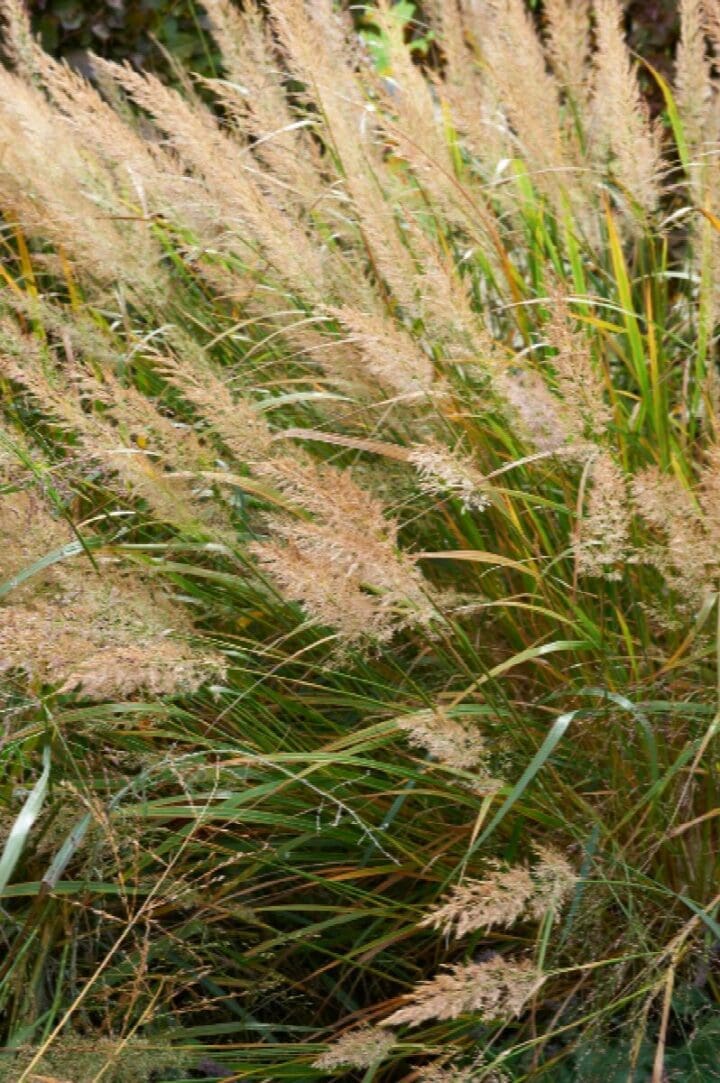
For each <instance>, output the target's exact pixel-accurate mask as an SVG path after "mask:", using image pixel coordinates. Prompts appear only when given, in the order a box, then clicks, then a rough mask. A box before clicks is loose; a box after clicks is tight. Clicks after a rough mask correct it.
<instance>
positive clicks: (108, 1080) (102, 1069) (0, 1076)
mask: <svg viewBox="0 0 720 1083" xmlns="http://www.w3.org/2000/svg"><path fill="white" fill-rule="evenodd" d="M35 1053H36V1050H35V1049H32V1048H26V1047H22V1048H20V1049H18V1050H13V1051H12V1054H11V1058H10V1057H8V1058H7V1059H8V1061H9V1063H8V1062H5V1063H3V1060H0V1083H17V1081H18V1080H19V1079H20V1078H21V1076H22V1074H23V1070H24V1069H26V1068H27V1066H28V1065H29V1064H30V1063H33V1065H34V1067H33V1074H32V1075H30V1076H28V1077H27V1079H28V1083H50V1080H52V1083H96V1081H97V1080H99V1079H100V1078H102V1080H103V1083H146V1080H148V1079H150V1078H152V1077H154V1076H155V1074H156V1073H158V1075H159V1076H161V1075H164V1074H165V1073H166V1072H175V1071H178V1070H181V1069H183V1068H188V1069H189V1068H190V1065H191V1063H192V1056H191V1054H190V1052H189V1051H188V1050H187V1049H184V1048H183V1047H182V1046H172V1045H170V1043H169V1041H167V1040H162V1039H157V1038H156V1039H155V1040H151V1039H146V1038H140V1037H138V1036H137V1035H132V1036H131V1037H128V1038H107V1037H103V1036H102V1035H97V1034H95V1035H93V1036H92V1037H84V1036H81V1035H78V1034H67V1035H63V1037H61V1038H58V1039H57V1040H56V1041H55V1042H53V1044H52V1045H51V1046H50V1047H49V1048H48V1049H47V1050H46V1051H45V1052H44V1053H43V1056H42V1058H41V1059H40V1061H39V1062H38V1063H37V1064H35V1063H34V1056H35ZM3 1059H4V1058H3Z"/></svg>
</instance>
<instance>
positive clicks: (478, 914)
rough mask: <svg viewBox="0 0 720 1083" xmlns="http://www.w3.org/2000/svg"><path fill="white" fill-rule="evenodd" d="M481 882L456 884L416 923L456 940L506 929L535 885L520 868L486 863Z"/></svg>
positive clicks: (513, 921) (530, 895) (517, 914)
mask: <svg viewBox="0 0 720 1083" xmlns="http://www.w3.org/2000/svg"><path fill="white" fill-rule="evenodd" d="M489 866H490V869H491V870H492V871H490V872H489V873H488V875H487V876H486V877H485V879H483V880H468V881H466V882H465V883H462V884H456V885H455V886H454V887H453V888H452V890H451V892H450V895H449V896H448V897H447V899H446V901H445V902H444V903H443V904H442V905H441V906H438V907H436V908H435V909H434V910H433V911H431V913H429V914H428V915H427V917H425V918H423V920H422V921H421V922H420V925H421V926H427V927H430V928H432V929H442V931H443V933H445V934H446V935H447V936H453V935H454V936H455V938H456V939H459V938H460V937H463V936H466V935H467V933H470V932H474V931H475V930H476V929H492V928H493V926H496V925H499V926H502V927H504V928H506V929H507V928H509V927H510V926H511V925H514V924H515V922H516V921H517V920H518V919H519V918H520V917H521V916H522V915H523V914H524V913H525V911H526V908H527V906H528V903H529V902H530V900H531V898H532V895H533V892H534V891H535V884H534V882H533V879H532V877H531V875H530V872H529V871H528V869H527V868H526V867H525V866H523V865H501V864H500V862H498V861H491V862H489Z"/></svg>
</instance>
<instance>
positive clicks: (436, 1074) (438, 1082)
mask: <svg viewBox="0 0 720 1083" xmlns="http://www.w3.org/2000/svg"><path fill="white" fill-rule="evenodd" d="M417 1078H418V1079H419V1080H420V1083H477V1081H478V1080H479V1079H482V1080H483V1083H510V1079H509V1077H508V1076H506V1075H505V1073H504V1072H498V1071H496V1070H494V1069H493V1070H492V1071H491V1070H489V1069H488V1068H486V1067H485V1057H484V1056H483V1054H482V1053H481V1054H479V1056H477V1057H475V1058H474V1059H473V1061H472V1064H468V1065H463V1066H461V1065H459V1064H456V1063H453V1061H452V1060H451V1059H450V1057H448V1056H444V1057H440V1058H438V1060H436V1061H433V1062H432V1064H425V1065H423V1066H422V1067H421V1068H418V1069H417Z"/></svg>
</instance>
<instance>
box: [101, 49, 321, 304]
mask: <svg viewBox="0 0 720 1083" xmlns="http://www.w3.org/2000/svg"><path fill="white" fill-rule="evenodd" d="M96 64H97V66H98V68H99V70H100V71H102V72H104V73H106V74H107V76H108V77H109V78H111V79H113V80H114V81H115V82H116V83H117V84H118V85H119V86H121V87H122V88H123V89H124V90H125V91H126V92H127V93H128V94H129V95H130V96H131V98H132V99H133V100H134V101H135V102H136V103H137V104H138V105H139V106H140V107H141V108H142V109H144V110H146V111H147V112H148V113H149V115H150V116H151V117H152V119H153V121H154V122H155V123H156V124H157V125H158V127H159V128H160V129H161V130H162V131H163V132H165V133H166V135H167V136H168V137H169V138H170V140H171V142H172V144H173V146H174V147H175V149H176V150H177V153H178V154H180V155H181V156H182V158H183V160H184V161H185V162H186V163H187V165H188V166H189V167H190V169H191V170H192V172H193V174H194V175H195V176H196V177H198V178H201V179H202V181H203V182H204V185H205V189H206V191H205V193H203V197H204V198H206V199H208V198H209V199H211V200H212V202H213V206H214V208H215V213H216V215H217V217H218V221H219V223H220V224H222V226H223V227H224V233H223V237H224V239H225V242H226V246H227V247H229V248H230V249H231V250H232V251H235V252H237V253H238V254H239V255H241V256H243V255H245V253H246V250H247V247H248V241H251V242H252V241H254V242H255V244H257V245H260V246H261V249H262V251H263V253H264V254H265V256H266V257H267V259H268V260H269V263H270V266H271V268H272V274H273V275H274V276H275V277H276V278H277V279H278V280H279V281H283V282H285V283H286V284H287V286H289V287H290V288H291V289H292V290H294V291H296V292H297V293H298V294H299V295H300V296H301V297H304V298H306V299H308V300H311V301H313V302H317V300H318V298H319V297H320V296H323V295H327V292H330V293H331V294H332V289H330V288H329V287H328V289H327V290H325V289H324V286H325V284H326V277H327V276H326V269H325V261H324V259H323V255H322V250H321V249H320V248H319V247H318V246H317V245H316V244H313V243H312V241H311V239H310V237H309V236H308V234H307V233H306V231H305V229H304V228H303V227H302V226H301V225H300V224H298V222H297V221H295V220H294V219H293V218H292V217H291V216H289V215H288V214H285V213H284V212H283V211H282V210H281V209H280V208H279V207H277V206H276V205H275V204H274V203H273V202H272V201H271V200H270V199H268V198H267V195H266V194H265V193H264V192H263V190H262V188H261V186H260V184H259V183H258V179H257V176H256V163H254V162H253V161H252V159H250V158H249V157H248V156H247V152H245V154H244V153H243V149H244V148H243V147H241V146H239V145H238V144H237V143H236V142H235V141H233V139H232V138H230V136H229V135H228V134H227V133H226V132H225V131H223V130H221V128H220V126H219V124H218V122H217V121H216V120H215V118H214V117H213V115H212V113H211V112H210V110H209V109H207V108H206V107H205V106H203V105H202V103H201V102H199V101H186V100H185V98H184V97H182V96H181V95H180V94H179V93H178V92H177V91H175V90H172V89H170V88H169V87H166V86H165V85H164V84H163V83H162V82H161V81H160V80H159V79H157V78H156V77H155V76H153V75H150V74H145V75H141V74H139V73H138V72H135V71H133V70H132V69H130V68H129V67H126V66H122V65H119V64H112V63H110V62H109V61H100V60H97V61H96Z"/></svg>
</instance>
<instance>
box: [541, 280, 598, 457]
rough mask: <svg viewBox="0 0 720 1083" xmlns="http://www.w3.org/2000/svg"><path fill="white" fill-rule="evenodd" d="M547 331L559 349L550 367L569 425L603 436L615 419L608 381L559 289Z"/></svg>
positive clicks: (552, 298)
mask: <svg viewBox="0 0 720 1083" xmlns="http://www.w3.org/2000/svg"><path fill="white" fill-rule="evenodd" d="M543 330H544V333H545V336H546V338H547V341H548V342H549V344H550V345H551V346H552V347H553V348H554V349H555V353H554V355H553V356H552V357H551V358H550V364H551V365H552V367H553V369H554V370H555V377H556V384H557V389H558V392H559V394H560V397H561V398H562V409H563V412H564V414H565V415H566V417H567V419H568V424H569V425H570V426H571V427H572V429H573V430H574V431H575V432H578V433H581V432H583V431H585V432H586V433H587V434H588V435H589V436H590V437H593V438H597V437H599V436H601V435H602V433H603V432H605V430H606V429H607V426H608V424H609V422H610V420H611V418H612V413H611V411H610V409H609V407H608V406H607V405H606V403H605V379H604V376H603V373H602V371H600V370H599V368H598V366H597V365H596V363H595V361H594V359H593V356H592V351H591V347H590V343H589V341H588V338H587V335H586V334H584V333H583V332H582V331H580V330H579V329H578V327H577V326H576V325H575V324H574V321H573V317H572V313H571V311H570V306H569V304H568V302H567V299H566V298H565V297H563V295H562V294H561V293H560V292H559V291H557V290H555V291H553V292H552V293H551V295H550V319H549V320H548V322H547V324H546V325H545V327H544V329H543Z"/></svg>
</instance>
